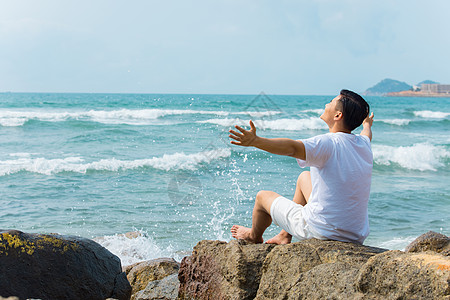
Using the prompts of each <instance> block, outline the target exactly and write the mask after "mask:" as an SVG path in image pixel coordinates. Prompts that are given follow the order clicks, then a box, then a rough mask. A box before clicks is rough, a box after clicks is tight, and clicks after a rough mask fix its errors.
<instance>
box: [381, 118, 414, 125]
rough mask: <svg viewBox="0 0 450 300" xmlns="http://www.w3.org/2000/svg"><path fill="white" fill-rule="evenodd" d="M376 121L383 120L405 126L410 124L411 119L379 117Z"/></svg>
mask: <svg viewBox="0 0 450 300" xmlns="http://www.w3.org/2000/svg"><path fill="white" fill-rule="evenodd" d="M375 121H376V122H377V121H378V122H383V123H386V124H391V125H397V126H405V125H408V124H409V123H410V122H411V120H409V119H379V120H375Z"/></svg>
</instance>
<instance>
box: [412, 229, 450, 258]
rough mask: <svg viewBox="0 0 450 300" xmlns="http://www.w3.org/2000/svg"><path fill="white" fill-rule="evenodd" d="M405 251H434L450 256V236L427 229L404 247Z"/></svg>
mask: <svg viewBox="0 0 450 300" xmlns="http://www.w3.org/2000/svg"><path fill="white" fill-rule="evenodd" d="M405 251H406V252H425V251H434V252H437V253H441V254H443V255H446V256H450V238H449V237H448V236H446V235H443V234H440V233H437V232H434V231H428V232H427V233H424V234H422V235H421V236H419V237H418V238H416V239H415V240H414V241H413V242H412V243H411V244H409V245H408V246H407V247H406V248H405Z"/></svg>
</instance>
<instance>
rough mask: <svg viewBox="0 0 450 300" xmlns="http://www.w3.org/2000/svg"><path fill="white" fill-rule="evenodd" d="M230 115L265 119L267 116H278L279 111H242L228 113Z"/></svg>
mask: <svg viewBox="0 0 450 300" xmlns="http://www.w3.org/2000/svg"><path fill="white" fill-rule="evenodd" d="M230 114H233V115H249V116H251V117H255V118H260V117H267V116H274V115H278V114H281V112H280V111H272V110H269V111H243V112H235V113H233V112H230Z"/></svg>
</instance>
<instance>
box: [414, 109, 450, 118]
mask: <svg viewBox="0 0 450 300" xmlns="http://www.w3.org/2000/svg"><path fill="white" fill-rule="evenodd" d="M414 115H415V116H416V117H421V118H428V119H445V118H447V117H448V116H450V113H448V112H442V111H431V110H421V111H415V112H414Z"/></svg>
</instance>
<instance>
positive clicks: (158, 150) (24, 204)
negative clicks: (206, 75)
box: [0, 93, 450, 265]
mask: <svg viewBox="0 0 450 300" xmlns="http://www.w3.org/2000/svg"><path fill="white" fill-rule="evenodd" d="M333 97H334V96H281V95H266V94H264V93H261V94H259V95H183V94H175V95H171V94H69V93H67V94H44V93H0V207H1V211H0V228H2V229H17V230H21V231H26V232H39V233H60V234H70V235H79V236H83V237H86V238H94V239H96V240H97V241H99V242H100V243H101V244H102V245H104V246H105V247H107V248H108V249H109V250H110V251H111V252H113V253H115V254H116V255H118V256H119V257H120V258H121V260H122V264H123V265H128V264H131V263H134V262H137V261H141V260H147V259H153V258H157V257H173V258H175V259H176V260H180V259H181V258H182V257H183V256H185V255H188V254H189V253H190V251H191V250H192V247H193V246H194V245H195V244H196V243H197V242H198V241H200V240H202V239H214V240H215V239H219V240H224V241H229V240H230V239H231V236H230V233H229V230H230V228H231V226H232V225H233V224H240V225H246V226H249V225H250V224H251V211H252V208H253V203H254V197H255V195H256V193H257V192H258V191H259V190H273V191H275V192H277V193H279V194H281V195H283V196H286V197H288V198H292V197H293V195H294V189H295V183H296V180H297V176H298V175H299V174H300V172H301V171H302V169H300V168H299V167H298V165H297V163H296V161H295V159H293V158H289V157H282V156H276V155H271V154H268V153H265V152H263V151H260V150H258V149H255V148H244V147H238V146H234V145H231V144H230V139H229V138H228V130H229V129H231V128H232V126H233V125H234V124H239V125H245V126H248V120H250V119H252V120H253V121H254V122H255V124H256V127H257V129H258V134H259V135H260V136H263V137H269V138H272V137H287V138H292V139H300V138H307V137H311V136H314V135H318V134H323V133H326V132H327V131H328V128H327V126H326V125H325V123H324V122H323V121H321V120H320V119H319V116H320V114H321V113H322V111H323V109H324V106H325V104H326V103H328V102H329V101H330V100H331V99H332V98H333ZM365 98H366V100H367V101H368V102H369V104H370V105H371V109H372V111H373V112H374V114H375V118H374V120H375V121H374V125H373V128H372V129H373V141H372V149H373V155H374V168H373V175H372V187H371V196H370V202H369V217H370V228H371V232H370V235H369V237H368V238H367V239H366V241H365V244H366V245H370V246H378V247H383V248H388V249H403V248H404V247H405V246H406V245H408V243H410V242H411V241H412V240H414V238H416V237H417V236H419V235H420V234H422V233H425V232H426V231H428V230H433V231H436V232H439V233H443V234H446V235H449V234H450V228H449V223H450V222H449V221H450V217H449V216H450V169H449V162H450V134H449V130H450V98H401V97H398V98H396V97H370V96H367V97H365ZM360 130H361V128H359V129H357V130H356V131H355V132H356V133H359V132H360ZM278 231H279V228H278V227H276V226H275V225H272V226H271V227H269V229H268V230H267V231H266V233H265V235H264V238H265V239H268V238H270V237H271V236H273V235H275V234H276V233H278ZM127 232H135V233H134V235H135V237H134V238H128V237H126V236H125V235H123V234H124V233H127Z"/></svg>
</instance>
